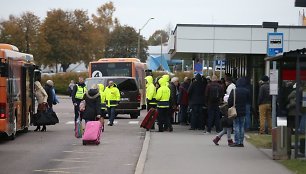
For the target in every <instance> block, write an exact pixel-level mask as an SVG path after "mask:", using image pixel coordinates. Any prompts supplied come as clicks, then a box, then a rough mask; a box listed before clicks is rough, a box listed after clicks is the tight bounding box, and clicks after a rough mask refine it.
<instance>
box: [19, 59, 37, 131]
mask: <svg viewBox="0 0 306 174" xmlns="http://www.w3.org/2000/svg"><path fill="white" fill-rule="evenodd" d="M21 68H22V70H21V72H22V73H21V77H20V79H21V107H22V110H21V126H22V127H28V126H29V121H30V120H29V119H30V116H31V115H32V114H33V113H32V111H33V109H32V106H31V105H32V101H33V100H32V99H33V92H34V90H33V88H34V86H33V85H34V83H33V80H32V79H33V78H34V77H33V76H34V75H33V71H34V67H33V66H32V65H31V64H24V65H23V66H22V67H21Z"/></svg>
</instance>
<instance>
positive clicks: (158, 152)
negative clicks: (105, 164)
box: [135, 125, 292, 174]
mask: <svg viewBox="0 0 306 174" xmlns="http://www.w3.org/2000/svg"><path fill="white" fill-rule="evenodd" d="M188 128H189V127H187V126H179V125H175V126H174V132H147V135H146V139H145V142H144V147H145V146H146V145H148V148H147V153H146V148H144V150H143V151H144V152H142V155H143V154H145V157H146V158H144V159H145V160H141V159H140V160H139V162H138V164H137V167H136V172H135V173H141V172H137V171H142V170H139V166H142V165H141V164H139V163H141V161H142V162H144V161H145V162H144V164H143V165H144V168H143V172H142V173H143V174H157V173H158V174H187V173H188V174H203V173H210V174H225V173H226V174H245V173H247V174H259V173H260V174H264V173H269V174H290V173H292V172H290V171H289V170H288V169H286V168H285V167H283V166H282V165H281V164H278V163H277V162H276V161H273V160H272V159H271V158H270V157H269V155H266V154H265V153H264V152H262V151H261V150H259V149H257V148H255V147H254V146H252V145H251V144H249V143H248V142H246V141H245V143H244V145H245V147H242V148H241V147H228V146H227V138H226V135H224V136H223V137H222V139H221V141H220V143H219V144H220V145H219V146H216V145H214V143H213V142H212V139H213V138H214V137H215V134H203V131H191V130H188ZM233 137H234V136H233V135H232V138H233ZM271 153H272V151H271ZM140 158H143V157H140ZM137 168H138V169H137Z"/></svg>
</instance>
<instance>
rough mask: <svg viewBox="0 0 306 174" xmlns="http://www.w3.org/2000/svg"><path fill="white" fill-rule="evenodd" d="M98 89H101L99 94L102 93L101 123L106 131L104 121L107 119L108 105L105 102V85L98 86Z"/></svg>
mask: <svg viewBox="0 0 306 174" xmlns="http://www.w3.org/2000/svg"><path fill="white" fill-rule="evenodd" d="M98 87H99V93H100V98H101V119H100V121H101V123H102V125H103V129H102V130H103V131H104V119H105V118H106V110H107V107H106V103H105V100H106V97H105V92H104V85H103V84H98Z"/></svg>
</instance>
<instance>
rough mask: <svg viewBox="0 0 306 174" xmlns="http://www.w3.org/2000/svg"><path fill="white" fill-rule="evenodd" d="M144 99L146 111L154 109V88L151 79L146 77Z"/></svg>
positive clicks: (155, 102) (155, 103)
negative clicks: (145, 100)
mask: <svg viewBox="0 0 306 174" xmlns="http://www.w3.org/2000/svg"><path fill="white" fill-rule="evenodd" d="M145 79H146V81H147V83H146V98H147V110H148V111H149V110H150V109H151V108H156V105H157V101H156V98H155V96H156V87H155V85H154V84H153V77H152V76H147V77H146V78H145Z"/></svg>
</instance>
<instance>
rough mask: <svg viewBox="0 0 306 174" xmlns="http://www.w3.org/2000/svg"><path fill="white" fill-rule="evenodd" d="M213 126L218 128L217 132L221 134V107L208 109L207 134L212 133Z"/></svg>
mask: <svg viewBox="0 0 306 174" xmlns="http://www.w3.org/2000/svg"><path fill="white" fill-rule="evenodd" d="M213 124H214V125H215V127H216V132H220V131H221V123H220V109H219V106H210V107H208V125H207V132H211V128H212V126H213Z"/></svg>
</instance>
